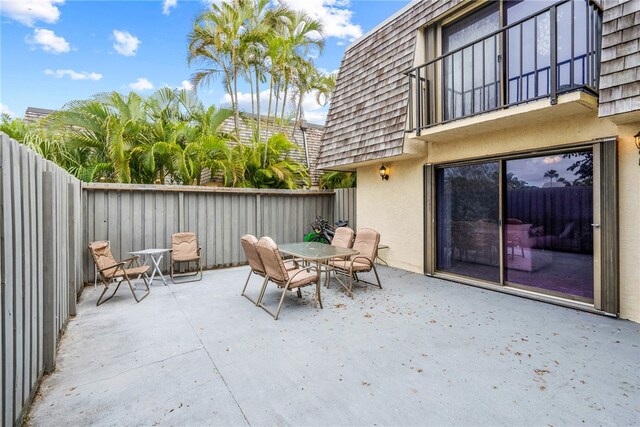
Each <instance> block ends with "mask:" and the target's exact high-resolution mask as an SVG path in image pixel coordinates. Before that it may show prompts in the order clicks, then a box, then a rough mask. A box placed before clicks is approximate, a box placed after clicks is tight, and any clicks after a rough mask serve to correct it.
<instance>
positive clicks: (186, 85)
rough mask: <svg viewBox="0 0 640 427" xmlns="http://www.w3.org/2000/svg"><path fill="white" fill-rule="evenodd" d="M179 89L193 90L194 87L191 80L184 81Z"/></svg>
mask: <svg viewBox="0 0 640 427" xmlns="http://www.w3.org/2000/svg"><path fill="white" fill-rule="evenodd" d="M178 89H185V90H193V85H192V84H191V82H190V81H189V80H183V81H182V84H180V87H179V88H178Z"/></svg>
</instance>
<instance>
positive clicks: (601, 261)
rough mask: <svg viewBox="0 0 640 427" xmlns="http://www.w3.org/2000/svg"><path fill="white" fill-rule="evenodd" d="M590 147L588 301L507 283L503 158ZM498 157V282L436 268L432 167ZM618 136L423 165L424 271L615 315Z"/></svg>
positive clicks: (617, 312) (616, 313)
mask: <svg viewBox="0 0 640 427" xmlns="http://www.w3.org/2000/svg"><path fill="white" fill-rule="evenodd" d="M581 149H582V150H593V221H594V223H593V269H594V270H593V272H594V275H593V278H594V279H593V280H594V285H593V286H594V297H593V304H590V303H584V302H579V301H575V300H571V299H567V298H562V297H557V296H552V295H548V294H544V293H538V292H532V291H530V290H524V289H519V288H517V287H510V286H508V283H506V282H505V278H504V273H505V265H504V253H505V252H504V222H505V221H504V214H505V205H504V203H505V201H504V199H505V195H504V193H503V191H504V190H503V189H504V179H503V176H504V169H505V163H506V161H507V160H513V159H519V158H529V157H537V156H546V155H553V154H561V153H566V152H571V151H576V150H581ZM492 162H498V171H499V172H498V173H499V182H500V184H499V197H500V201H499V207H498V209H499V212H498V218H499V223H498V226H499V235H500V237H499V252H500V279H499V282H498V283H495V282H489V281H486V280H482V279H476V278H473V277H469V276H462V275H459V274H455V273H450V272H444V271H439V270H437V268H436V265H437V260H436V254H437V250H436V243H437V240H436V208H437V203H438V201H437V198H436V194H437V192H436V169H440V168H444V167H452V166H465V165H473V164H478V163H492ZM617 181H618V180H617V138H616V137H609V138H603V139H599V140H596V141H590V142H579V143H575V144H568V145H563V146H562V147H551V148H548V149H537V150H526V151H520V152H514V153H509V154H506V155H502V156H492V157H482V158H475V159H465V160H462V161H453V162H444V163H439V164H432V163H427V164H425V165H424V204H423V206H424V236H425V240H424V273H425V274H426V275H428V276H433V277H438V278H442V279H446V280H451V281H455V282H458V283H464V284H469V285H472V286H478V287H483V288H488V289H492V290H497V291H500V292H505V293H509V294H514V295H519V296H525V297H527V298H531V299H535V300H540V301H545V302H550V303H554V304H558V305H563V306H569V307H572V308H578V309H581V310H587V311H594V312H597V313H600V314H607V315H613V316H618V315H619V284H618V275H619V266H618V205H617V200H618V191H617V188H618V184H617Z"/></svg>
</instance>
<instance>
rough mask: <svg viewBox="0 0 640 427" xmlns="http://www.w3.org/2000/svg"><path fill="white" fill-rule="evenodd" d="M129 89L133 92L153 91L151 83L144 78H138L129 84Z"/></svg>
mask: <svg viewBox="0 0 640 427" xmlns="http://www.w3.org/2000/svg"><path fill="white" fill-rule="evenodd" d="M129 88H131V89H133V90H139V91H143V90H151V89H153V83H151V82H150V81H149V80H148V79H145V78H144V77H138V79H137V80H136V81H135V82H133V83H129Z"/></svg>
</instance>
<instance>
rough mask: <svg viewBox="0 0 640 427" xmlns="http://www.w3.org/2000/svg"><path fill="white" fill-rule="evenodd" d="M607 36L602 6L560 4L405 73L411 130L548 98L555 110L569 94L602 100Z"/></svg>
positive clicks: (578, 0)
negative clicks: (561, 97) (600, 85)
mask: <svg viewBox="0 0 640 427" xmlns="http://www.w3.org/2000/svg"><path fill="white" fill-rule="evenodd" d="M567 15H568V16H569V19H567ZM567 21H569V22H567ZM601 32H602V10H601V9H600V7H599V6H598V5H597V4H596V3H594V2H592V1H591V0H562V1H559V2H557V3H555V4H553V5H552V6H550V7H548V8H545V9H542V10H540V11H539V12H536V13H535V14H532V15H530V16H527V17H525V18H523V19H521V20H518V21H516V22H514V23H512V24H510V25H507V26H504V27H502V28H501V29H499V30H497V31H494V32H492V33H490V34H488V35H486V36H484V37H483V38H481V39H478V40H476V41H473V42H471V43H468V44H466V45H464V46H461V47H459V48H457V49H454V50H452V51H450V52H447V53H445V54H443V55H441V56H439V57H438V58H435V59H433V60H431V61H429V62H427V63H425V64H422V65H420V66H418V67H415V68H412V69H410V70H408V71H405V72H404V73H405V74H406V75H407V78H408V81H409V82H408V83H409V84H408V88H409V99H408V104H409V111H408V113H409V114H408V118H407V128H406V131H407V132H411V133H416V134H417V135H420V131H421V130H423V129H427V128H429V127H432V126H435V125H438V124H444V123H448V122H451V121H454V120H459V119H463V118H467V117H471V116H475V115H478V114H482V113H487V112H491V111H496V110H501V109H504V108H507V107H512V106H515V105H519V104H523V103H527V102H532V101H537V100H540V99H545V98H549V100H550V103H551V104H552V105H553V104H555V103H556V102H557V97H558V95H559V94H561V93H565V92H570V91H576V90H582V91H585V92H588V93H591V94H593V95H596V96H597V95H598V78H599V74H600V43H601ZM532 33H533V34H532ZM531 35H532V36H531ZM418 82H419V84H418Z"/></svg>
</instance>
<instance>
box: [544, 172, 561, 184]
mask: <svg viewBox="0 0 640 427" xmlns="http://www.w3.org/2000/svg"><path fill="white" fill-rule="evenodd" d="M559 176H560V175H559V174H558V171H556V170H555V169H549V170H548V171H546V172H545V173H544V177H545V178H549V184H552V183H553V178H558V177H559Z"/></svg>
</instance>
